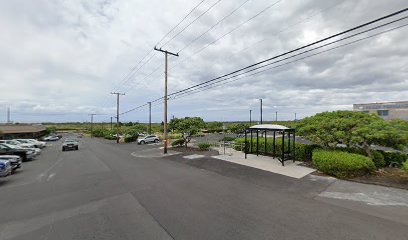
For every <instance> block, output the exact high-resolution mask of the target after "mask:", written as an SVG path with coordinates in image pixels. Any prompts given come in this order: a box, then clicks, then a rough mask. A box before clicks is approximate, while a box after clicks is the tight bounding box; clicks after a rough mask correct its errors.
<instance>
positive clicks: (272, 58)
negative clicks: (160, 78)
mask: <svg viewBox="0 0 408 240" xmlns="http://www.w3.org/2000/svg"><path fill="white" fill-rule="evenodd" d="M406 11H408V8H405V9H402V10H399V11H397V12H394V13H391V14H388V15H386V16H383V17H380V18H377V19H374V20H372V21H369V22H366V23H364V24H361V25H358V26H356V27H353V28H350V29H348V30H345V31H342V32H340V33H337V34H333V35H331V36H329V37H325V38H323V39H320V40H318V41H315V42H313V43H310V44H307V45H304V46H302V47H299V48H296V49H293V50H290V51H287V52H285V53H282V54H279V55H276V56H274V57H271V58H268V59H265V60H263V61H260V62H257V63H254V64H251V65H249V66H247V67H244V68H241V69H238V70H236V71H233V72H230V73H228V74H224V75H222V76H220V77H216V78H213V79H211V80H208V81H205V82H203V83H200V84H196V85H194V86H191V87H188V88H185V89H182V90H179V91H176V92H174V93H171V94H169V97H172V96H174V97H177V95H180V93H183V92H187V91H189V90H192V89H195V88H197V87H200V86H203V85H206V84H208V83H211V82H214V81H217V80H219V79H222V78H225V77H228V76H230V75H233V74H236V73H239V72H242V71H244V70H247V69H250V68H252V67H254V66H257V65H260V64H263V63H266V62H269V61H272V60H274V59H277V58H280V57H282V56H286V55H288V54H291V53H294V52H297V51H299V50H302V49H305V48H308V47H310V46H314V45H317V44H319V43H322V42H324V41H327V40H329V39H332V38H335V37H338V36H341V35H344V34H346V33H349V32H352V31H355V30H357V29H360V28H363V27H366V26H369V25H372V24H374V23H377V22H379V21H382V20H385V19H387V18H391V17H393V16H396V15H398V14H401V13H403V12H406ZM405 18H407V17H403V18H400V19H397V20H394V21H392V22H396V21H401V20H402V19H405ZM388 24H390V23H386V24H382V25H381V26H382V27H383V26H385V25H388ZM374 28H375V29H377V28H379V26H377V27H374ZM367 31H368V30H365V31H363V32H361V33H360V34H362V33H364V32H367ZM354 36H355V34H354ZM348 38H349V37H348ZM335 42H338V40H336V41H334V42H332V43H331V44H334V43H335ZM325 46H327V44H325ZM307 52H310V50H308V51H307ZM298 55H299V54H297V55H296V56H298ZM265 66H268V65H265ZM249 71H251V70H249ZM237 76H239V75H237ZM234 77H236V76H233V77H230V78H228V79H231V78H234ZM161 99H164V98H163V97H161V98H158V99H156V100H154V101H152V102H156V101H159V100H161ZM144 105H146V104H144ZM139 107H141V106H138V107H136V108H135V109H137V108H139ZM128 112H130V110H129V111H126V112H125V113H128ZM123 114H124V113H123Z"/></svg>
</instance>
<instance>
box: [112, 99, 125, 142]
mask: <svg viewBox="0 0 408 240" xmlns="http://www.w3.org/2000/svg"><path fill="white" fill-rule="evenodd" d="M111 94H115V95H116V142H117V143H119V96H120V95H125V94H124V93H120V92H111Z"/></svg>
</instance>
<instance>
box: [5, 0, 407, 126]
mask: <svg viewBox="0 0 408 240" xmlns="http://www.w3.org/2000/svg"><path fill="white" fill-rule="evenodd" d="M406 7H407V4H406V1H403V0H376V1H370V0H359V1H354V0H333V1H324V0H276V1H266V0H204V1H202V0H194V1H193V0H191V1H182V0H150V1H141V0H69V1H68V0H36V1H29V0H13V1H6V0H2V1H0V29H1V32H2V33H1V34H0V42H1V44H0V122H5V121H7V114H6V113H7V108H10V112H11V120H12V121H13V122H76V121H79V122H83V121H90V115H89V114H91V113H93V114H98V115H95V116H94V121H95V122H108V121H110V117H111V116H115V114H116V96H115V95H112V94H111V92H121V93H124V94H125V95H123V96H120V112H121V113H123V112H125V111H128V110H130V109H132V108H135V107H137V106H141V105H144V104H146V102H149V101H153V100H156V99H158V98H160V97H162V96H164V54H163V53H162V52H158V51H154V50H153V48H154V47H155V46H157V47H159V48H162V49H164V50H168V51H170V52H174V53H179V56H178V57H176V56H171V55H169V56H168V91H169V93H173V92H176V91H179V90H182V89H185V88H188V87H190V86H193V85H195V84H199V83H202V82H205V81H207V80H210V79H213V78H216V77H219V76H222V75H224V74H227V73H230V72H233V71H235V70H237V69H240V68H243V67H246V66H249V65H251V64H254V63H256V62H259V61H262V60H264V59H268V58H271V57H274V56H276V55H279V54H282V53H285V52H287V51H290V50H293V49H296V48H298V47H301V46H304V45H306V44H308V43H311V42H314V41H317V40H319V39H322V38H324V37H327V36H330V35H332V34H335V33H338V32H341V31H344V30H347V29H350V28H352V27H354V26H357V25H360V24H362V23H365V22H368V21H371V20H373V19H376V18H379V17H382V16H384V15H387V14H390V13H392V12H395V11H398V10H401V9H403V8H406ZM406 16H408V13H407V12H405V13H403V14H401V15H398V16H396V17H393V18H391V19H390V20H387V21H391V20H396V19H398V18H400V17H406ZM384 23H385V22H384ZM404 24H408V20H407V19H403V20H401V21H398V22H395V23H393V24H390V25H387V26H384V27H383V28H379V29H377V30H374V31H371V32H367V33H363V34H361V35H358V36H356V37H355V38H350V39H347V40H344V41H343V42H340V43H337V44H334V45H330V46H327V47H324V48H322V49H319V50H316V51H311V52H309V53H308V54H305V55H300V56H299V57H297V58H296V57H295V58H291V59H290V60H287V61H282V62H280V63H277V64H275V65H271V66H274V67H273V68H271V69H269V70H268V71H264V72H262V73H259V74H256V75H253V76H247V77H244V76H246V75H242V77H243V78H241V79H237V80H236V81H227V82H225V83H226V84H222V85H214V86H216V87H212V88H208V89H203V91H199V92H197V93H194V94H186V95H183V96H182V97H181V96H179V97H175V98H170V99H169V102H168V105H169V113H168V116H169V118H172V117H173V116H174V117H186V116H190V117H193V116H199V117H202V118H203V119H204V120H206V121H247V120H248V119H249V111H250V110H252V119H253V121H257V120H259V115H260V114H259V112H260V110H259V109H260V100H259V99H262V100H263V101H262V102H263V120H264V121H273V120H275V117H276V116H277V117H278V120H293V119H294V118H295V114H296V117H297V119H301V118H304V117H306V116H311V115H314V114H316V113H318V112H323V111H334V110H352V105H353V103H370V102H390V101H407V100H408V97H407V96H408V58H407V56H408V44H407V40H406V39H407V36H408V27H403V25H404ZM378 25H379V23H378V24H376V26H378ZM396 27H400V28H396ZM392 28H396V29H394V30H392V31H388V32H385V33H381V34H380V32H382V31H386V30H389V29H392ZM366 29H368V27H366V28H364V29H362V30H366ZM377 33H378V34H377ZM373 34H377V35H375V36H373V37H370V38H368V39H365V40H361V41H358V42H355V43H352V41H353V40H356V39H358V38H362V37H368V36H370V35H373ZM350 35H351V33H350V34H348V36H350ZM335 39H340V37H337V38H335ZM335 39H334V40H335ZM344 43H350V44H349V45H346V46H342V47H341V46H339V45H340V44H344ZM320 45H322V44H320ZM335 46H339V47H338V48H336V49H332V50H329V48H331V47H335ZM321 50H328V51H327V52H323V53H320V54H316V55H313V53H316V52H318V51H321ZM309 55H313V56H310V57H307V58H303V59H302V57H304V56H309ZM291 60H296V61H293V62H289V61H291ZM282 63H287V64H283V65H282ZM278 65H281V66H278ZM163 109H164V106H163V102H162V101H157V102H154V103H153V104H152V121H153V122H161V121H162V120H163ZM276 113H277V114H276ZM148 114H149V112H148V107H147V106H143V107H140V108H138V109H137V110H135V111H131V112H129V113H126V114H122V115H120V119H121V121H123V122H128V121H133V122H135V121H139V122H147V121H148Z"/></svg>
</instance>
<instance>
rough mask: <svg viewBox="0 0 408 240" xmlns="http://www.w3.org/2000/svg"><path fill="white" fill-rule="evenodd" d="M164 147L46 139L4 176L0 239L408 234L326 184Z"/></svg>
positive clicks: (388, 236)
mask: <svg viewBox="0 0 408 240" xmlns="http://www.w3.org/2000/svg"><path fill="white" fill-rule="evenodd" d="M62 140H63V139H62ZM159 147H160V143H159V144H146V145H137V144H135V143H128V144H116V143H115V142H114V141H107V140H102V139H96V138H82V139H79V150H78V151H64V152H63V151H62V141H61V140H60V141H56V142H50V143H49V144H48V146H47V147H46V148H44V149H43V152H42V154H41V155H40V156H38V158H36V159H35V160H33V161H29V162H25V163H23V167H22V168H21V169H20V170H18V171H17V172H16V174H13V175H12V176H10V177H8V178H4V179H0V195H1V200H0V209H1V213H2V217H1V218H0V239H62V240H63V239H407V236H408V235H407V224H406V223H404V221H402V220H401V221H399V220H398V219H387V218H382V217H380V216H373V215H372V214H370V213H369V212H368V211H369V210H367V211H357V210H353V208H352V207H349V206H346V205H344V206H341V205H340V204H335V203H334V201H328V200H327V199H325V200H324V201H323V200H319V199H318V198H317V196H318V194H319V192H321V191H322V190H324V189H325V188H327V187H329V186H330V184H331V183H329V182H324V181H319V180H316V181H310V179H306V180H305V179H303V180H297V179H293V178H289V177H285V176H282V175H278V174H272V173H267V172H264V171H261V170H256V169H250V168H246V167H243V166H239V165H236V164H233V163H227V162H225V161H218V160H216V159H210V158H208V159H206V158H203V159H196V160H190V162H186V161H187V160H185V159H184V160H183V161H184V162H183V161H181V160H180V159H181V156H182V155H183V154H185V153H181V154H173V155H171V156H168V157H163V156H162V155H161V151H162V150H161V149H159ZM194 161H195V162H194ZM350 204H353V203H350ZM393 209H394V211H397V210H398V212H400V213H404V212H403V211H404V208H403V207H401V206H400V208H398V207H393ZM405 209H406V208H405ZM401 216H404V215H401ZM334 226H335V227H334Z"/></svg>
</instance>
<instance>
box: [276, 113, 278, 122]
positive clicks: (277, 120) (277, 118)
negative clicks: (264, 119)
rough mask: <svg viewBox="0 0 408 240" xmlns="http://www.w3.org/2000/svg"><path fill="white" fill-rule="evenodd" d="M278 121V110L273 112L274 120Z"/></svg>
mask: <svg viewBox="0 0 408 240" xmlns="http://www.w3.org/2000/svg"><path fill="white" fill-rule="evenodd" d="M277 121H278V112H275V122H277Z"/></svg>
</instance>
